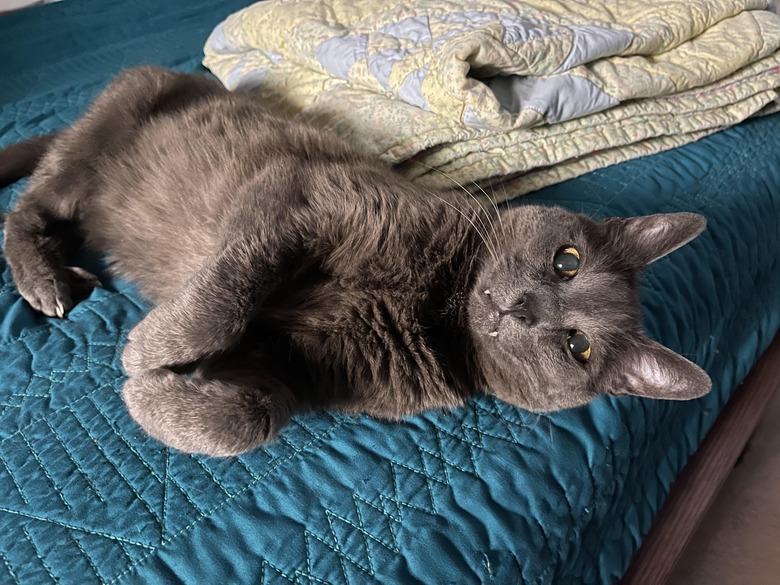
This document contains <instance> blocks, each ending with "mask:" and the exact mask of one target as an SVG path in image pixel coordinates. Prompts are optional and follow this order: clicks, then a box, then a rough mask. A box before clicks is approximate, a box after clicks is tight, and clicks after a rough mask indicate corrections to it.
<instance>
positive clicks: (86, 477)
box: [43, 418, 106, 503]
mask: <svg viewBox="0 0 780 585" xmlns="http://www.w3.org/2000/svg"><path fill="white" fill-rule="evenodd" d="M43 422H44V423H45V424H46V426H47V427H49V430H50V431H51V433H52V435H54V439H55V440H56V441H57V443H59V445H60V447H62V450H63V451H65V455H67V456H68V459H70V462H71V463H73V466H74V467H75V468H76V470H77V471H78V472H79V474H80V475H81V477H83V478H84V481H85V482H86V483H87V485H88V486H89V489H90V490H92V493H94V494H95V495H96V496H97V497H98V499H99V500H100V501H101V502H103V503H105V502H106V499H105V498H104V497H103V494H101V493H100V491H99V490H98V489H97V486H96V485H95V484H94V483H92V480H91V479H90V477H89V475H87V473H86V472H85V471H84V470H83V469H82V467H81V465H79V463H78V462H77V461H76V460H75V459H74V458H73V454H72V453H71V451H70V449H68V448H67V447H66V446H65V442H64V441H63V440H62V438H60V436H59V434H58V433H57V431H56V430H54V427H53V426H51V423H50V422H49V421H48V420H47V419H45V418H44V419H43Z"/></svg>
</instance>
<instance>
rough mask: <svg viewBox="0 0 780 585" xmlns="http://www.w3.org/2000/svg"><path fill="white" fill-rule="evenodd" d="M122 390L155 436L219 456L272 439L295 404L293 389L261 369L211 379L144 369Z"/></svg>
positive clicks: (136, 416)
mask: <svg viewBox="0 0 780 585" xmlns="http://www.w3.org/2000/svg"><path fill="white" fill-rule="evenodd" d="M122 393H123V397H124V400H125V404H126V405H127V408H128V411H129V412H130V415H131V416H132V417H133V419H135V421H136V422H137V423H138V424H139V425H140V426H141V427H142V428H143V429H144V430H145V431H146V432H147V433H148V434H149V435H151V436H152V437H154V438H155V439H157V440H159V441H161V442H162V443H164V444H165V445H168V446H169V447H173V448H175V449H178V450H180V451H184V452H186V453H202V454H205V455H214V456H219V457H227V456H231V455H239V454H241V453H245V452H247V451H249V450H251V449H253V448H255V447H257V446H259V445H261V444H263V443H265V442H267V441H269V440H271V439H273V438H274V437H275V436H276V433H277V431H278V430H279V429H280V428H281V427H283V426H284V425H285V424H286V423H287V421H288V420H289V419H290V416H291V414H292V412H293V410H294V409H295V408H296V402H295V399H294V397H293V395H292V393H291V392H290V391H289V390H288V389H287V388H286V387H285V386H284V385H283V384H281V383H280V382H279V381H278V380H275V379H274V378H273V377H272V376H270V375H265V374H264V373H263V372H262V370H260V371H258V370H254V371H252V372H251V375H250V372H248V371H247V372H246V375H245V376H240V375H239V376H230V375H227V376H225V377H219V376H218V375H217V377H214V378H209V377H204V376H202V375H201V374H197V373H196V374H195V375H193V376H191V377H188V378H186V377H183V376H180V375H178V374H176V373H174V372H172V371H171V370H167V369H154V370H145V371H143V372H141V373H139V374H138V375H136V376H132V377H131V378H129V379H128V380H127V381H126V382H125V385H124V388H123V390H122Z"/></svg>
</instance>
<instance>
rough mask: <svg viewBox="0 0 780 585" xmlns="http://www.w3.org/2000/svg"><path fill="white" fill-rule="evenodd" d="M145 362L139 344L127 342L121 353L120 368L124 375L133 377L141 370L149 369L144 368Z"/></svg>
mask: <svg viewBox="0 0 780 585" xmlns="http://www.w3.org/2000/svg"><path fill="white" fill-rule="evenodd" d="M147 361H148V360H146V359H145V356H144V354H143V351H142V350H141V348H140V344H139V343H138V342H135V341H128V342H127V345H125V349H124V350H123V351H122V367H123V368H124V370H125V373H126V374H127V375H128V376H134V375H135V374H137V373H139V372H141V371H143V370H148V369H150V368H148V367H146V363H147Z"/></svg>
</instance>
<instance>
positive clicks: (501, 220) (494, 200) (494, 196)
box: [474, 183, 506, 240]
mask: <svg viewBox="0 0 780 585" xmlns="http://www.w3.org/2000/svg"><path fill="white" fill-rule="evenodd" d="M474 184H475V185H476V183H474ZM477 187H479V185H477ZM483 191H484V190H483ZM490 191H491V193H493V196H492V197H491V198H490V202H491V203H492V204H493V207H494V208H495V210H496V216H498V225H499V226H500V227H501V237H503V238H504V239H505V240H506V228H505V227H504V219H503V218H502V217H501V210H500V209H499V208H498V204H497V203H496V190H495V189H494V188H493V183H490ZM485 195H487V194H485Z"/></svg>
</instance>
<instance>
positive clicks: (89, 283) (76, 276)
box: [63, 266, 103, 296]
mask: <svg viewBox="0 0 780 585" xmlns="http://www.w3.org/2000/svg"><path fill="white" fill-rule="evenodd" d="M63 271H64V272H65V274H66V275H67V277H68V280H69V281H70V286H71V289H73V291H74V293H75V294H76V295H77V296H78V295H79V293H83V294H84V296H86V295H88V294H89V293H90V292H92V289H94V288H103V283H101V282H100V279H99V278H98V277H97V276H95V275H94V274H92V273H91V272H88V271H86V270H84V269H83V268H79V267H78V266H66V267H65V268H64V269H63Z"/></svg>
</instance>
